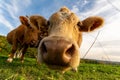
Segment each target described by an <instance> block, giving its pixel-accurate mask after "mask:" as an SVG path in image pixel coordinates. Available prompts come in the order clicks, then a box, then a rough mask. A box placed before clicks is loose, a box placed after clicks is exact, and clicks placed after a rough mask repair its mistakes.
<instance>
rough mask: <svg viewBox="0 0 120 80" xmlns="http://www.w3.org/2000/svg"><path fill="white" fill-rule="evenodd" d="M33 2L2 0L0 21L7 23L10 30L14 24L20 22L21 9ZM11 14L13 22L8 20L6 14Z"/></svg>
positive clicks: (27, 0) (6, 25) (26, 0)
mask: <svg viewBox="0 0 120 80" xmlns="http://www.w3.org/2000/svg"><path fill="white" fill-rule="evenodd" d="M30 4H31V0H24V1H21V0H11V1H9V2H7V1H5V0H3V1H1V4H0V23H1V24H3V25H5V27H7V28H8V29H9V30H12V29H14V27H13V26H12V25H14V26H15V25H16V24H18V23H19V22H17V21H18V16H19V15H20V13H21V11H22V10H23V9H24V8H25V7H28V6H29V5H30ZM7 15H8V16H9V17H10V18H11V19H12V22H14V23H15V24H13V23H12V22H10V21H9V20H8V18H7V17H6V16H7Z"/></svg>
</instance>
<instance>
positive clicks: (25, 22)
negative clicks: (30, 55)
mask: <svg viewBox="0 0 120 80" xmlns="http://www.w3.org/2000/svg"><path fill="white" fill-rule="evenodd" d="M19 19H20V22H21V25H20V26H19V27H17V28H16V29H14V30H12V31H11V32H9V33H8V35H7V41H8V42H9V43H10V44H11V45H12V50H11V52H10V54H9V58H8V59H7V61H8V62H12V60H13V57H14V56H15V53H16V51H17V49H18V52H19V53H21V58H20V59H21V61H22V62H23V60H24V54H25V52H26V50H27V48H28V47H37V46H38V44H39V42H40V40H41V39H42V38H43V35H44V36H46V35H47V34H46V31H47V29H44V28H47V27H46V25H47V20H46V19H45V18H43V17H42V16H39V15H33V16H30V17H25V16H20V17H19ZM43 33H44V34H43Z"/></svg>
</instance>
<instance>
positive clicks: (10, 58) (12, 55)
mask: <svg viewBox="0 0 120 80" xmlns="http://www.w3.org/2000/svg"><path fill="white" fill-rule="evenodd" d="M16 50H17V44H14V45H13V46H12V50H11V53H10V54H9V58H8V59H7V62H12V61H13V58H14V54H15V52H16Z"/></svg>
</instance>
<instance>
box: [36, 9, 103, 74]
mask: <svg viewBox="0 0 120 80" xmlns="http://www.w3.org/2000/svg"><path fill="white" fill-rule="evenodd" d="M102 24H103V19H102V18H101V17H97V16H93V17H89V18H87V19H85V20H83V21H80V20H79V18H78V17H77V16H76V15H75V14H74V13H73V12H71V11H70V10H69V9H68V8H66V7H62V8H61V9H60V10H59V11H58V12H56V13H54V14H53V15H52V16H51V17H50V18H49V21H48V25H49V29H48V37H45V38H44V39H43V40H42V41H41V42H40V45H39V47H38V62H39V63H42V62H45V63H46V64H47V65H48V66H49V67H50V68H52V69H58V70H62V72H63V73H64V72H65V71H66V70H69V69H72V70H74V71H77V67H78V66H79V63H80V52H79V48H80V45H81V42H82V32H90V31H93V30H95V29H97V28H100V27H101V26H102Z"/></svg>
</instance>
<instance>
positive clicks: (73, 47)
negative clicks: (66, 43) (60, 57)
mask: <svg viewBox="0 0 120 80" xmlns="http://www.w3.org/2000/svg"><path fill="white" fill-rule="evenodd" d="M74 51H75V46H74V45H73V44H72V45H71V46H70V47H69V48H68V49H67V50H66V52H65V53H66V55H67V56H68V57H72V55H73V54H74Z"/></svg>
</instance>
